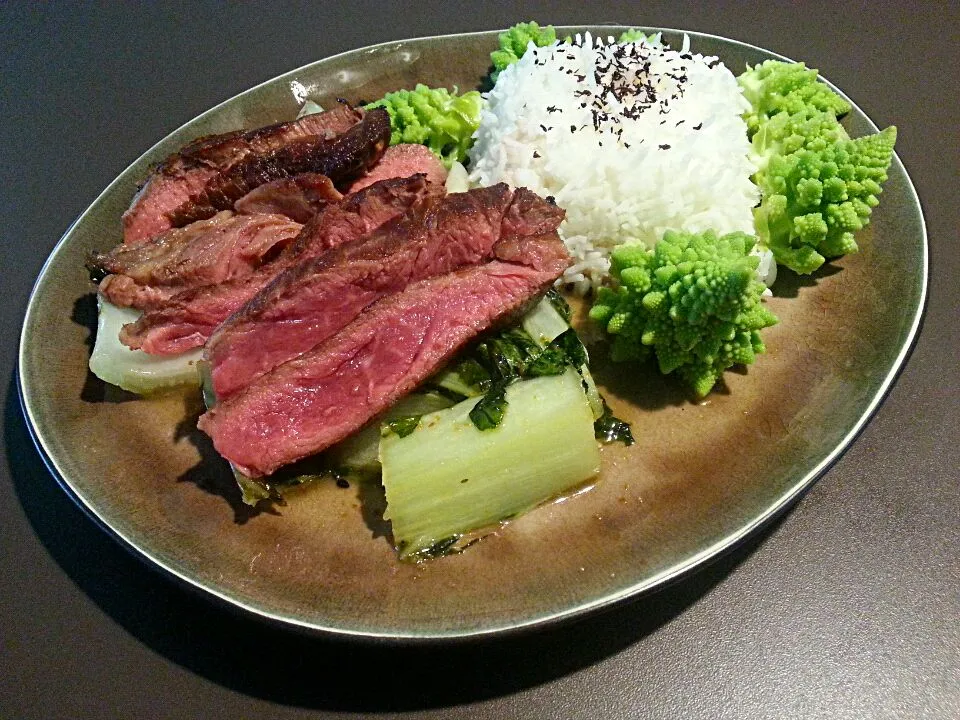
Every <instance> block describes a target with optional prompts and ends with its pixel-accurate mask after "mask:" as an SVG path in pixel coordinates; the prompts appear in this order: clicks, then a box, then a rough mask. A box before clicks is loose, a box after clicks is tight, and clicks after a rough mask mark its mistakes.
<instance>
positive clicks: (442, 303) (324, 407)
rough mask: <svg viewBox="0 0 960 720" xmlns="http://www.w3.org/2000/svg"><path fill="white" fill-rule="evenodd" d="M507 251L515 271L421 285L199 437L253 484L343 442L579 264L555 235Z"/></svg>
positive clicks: (280, 371)
mask: <svg viewBox="0 0 960 720" xmlns="http://www.w3.org/2000/svg"><path fill="white" fill-rule="evenodd" d="M504 245H505V248H504V249H505V250H506V251H507V252H506V254H507V255H508V256H510V258H511V260H510V261H505V260H499V259H498V260H493V261H491V262H489V263H485V264H483V265H478V266H474V267H470V268H466V269H463V270H459V271H457V272H455V273H450V274H447V275H441V276H438V277H434V278H429V279H427V280H421V281H420V282H416V283H413V284H411V285H409V286H408V287H407V288H406V289H405V290H403V291H402V292H400V293H398V294H395V295H390V296H388V297H386V298H384V299H382V300H380V301H379V302H377V303H376V304H374V305H372V306H371V307H369V308H368V309H367V311H366V312H364V313H363V314H361V315H360V316H359V317H358V318H357V319H356V320H354V321H353V322H352V323H350V324H349V325H348V326H347V327H345V328H344V329H343V330H341V331H340V332H339V333H337V334H336V335H334V336H333V337H331V338H329V339H328V340H327V341H326V342H324V343H322V344H320V345H319V346H318V347H316V348H314V349H313V350H311V351H310V352H308V353H305V354H303V355H301V356H300V357H298V358H296V359H294V360H291V361H289V362H287V363H284V364H283V365H281V366H280V367H278V368H276V369H274V370H273V371H272V372H270V373H268V374H266V375H264V376H262V377H260V378H258V379H257V380H256V381H254V382H253V383H252V384H250V385H248V386H247V387H246V388H244V389H243V390H241V391H240V392H238V393H237V394H236V395H234V396H233V397H230V398H227V399H226V400H224V401H222V402H218V403H217V405H216V406H215V407H214V408H212V409H211V410H208V411H207V412H206V413H205V414H204V415H203V416H201V418H200V421H199V423H198V427H199V428H200V429H201V430H202V431H203V432H205V433H207V434H208V435H209V436H210V437H211V438H212V439H213V444H214V446H215V447H216V449H217V451H218V452H219V453H220V454H221V455H223V456H224V457H225V458H227V459H228V460H229V461H230V462H232V463H234V464H235V465H237V466H238V467H239V468H240V470H241V471H242V472H244V473H246V474H248V475H250V476H253V477H258V476H261V475H268V474H270V473H272V472H274V471H275V470H277V469H278V468H280V467H282V466H283V465H286V464H288V463H291V462H293V461H295V460H299V459H300V458H303V457H306V456H308V455H312V454H314V453H317V452H320V451H321V450H323V449H325V448H327V447H329V446H330V445H332V444H333V443H335V442H338V441H339V440H342V439H343V438H345V437H347V436H348V435H349V434H351V433H352V432H354V431H356V430H357V429H359V428H360V427H361V426H362V425H363V424H364V423H366V422H367V421H368V420H370V418H372V417H373V416H374V415H376V414H377V413H379V412H382V411H383V410H385V409H386V408H387V407H389V406H390V405H391V404H392V403H394V402H395V401H396V400H398V399H399V398H400V397H402V396H403V395H405V394H406V393H408V392H410V391H411V390H413V389H414V388H415V387H416V386H417V385H419V384H420V383H421V382H423V381H424V380H425V379H427V378H428V377H429V376H430V375H432V374H433V373H434V372H436V371H437V370H438V369H439V368H440V367H441V366H442V365H443V364H444V363H445V362H446V361H447V360H449V359H450V357H451V356H452V355H453V354H454V353H456V352H457V351H458V350H459V349H460V348H462V347H463V346H464V345H466V344H467V343H468V342H469V341H470V340H471V339H473V338H474V337H476V336H477V335H478V334H479V333H481V332H482V331H484V330H486V329H488V328H490V327H491V326H493V325H494V324H495V323H497V322H498V321H499V320H501V319H502V318H504V317H505V316H509V315H511V314H512V313H515V312H517V311H519V310H520V309H521V308H523V307H525V306H526V305H527V304H528V303H529V302H530V301H531V300H533V299H534V298H535V297H537V296H538V295H540V294H541V293H542V292H543V291H545V290H546V289H547V288H548V287H549V286H550V285H551V283H552V282H553V281H554V280H555V279H556V278H558V277H559V276H560V275H561V273H562V272H563V270H564V269H565V268H566V267H567V266H568V265H569V262H570V258H569V256H568V255H567V252H566V248H565V247H564V245H563V243H562V242H561V240H560V239H559V237H558V236H557V235H556V233H552V234H550V235H541V236H538V237H535V238H523V239H522V240H520V241H518V240H517V239H516V238H514V239H511V240H507V241H505V242H504ZM527 263H530V264H527Z"/></svg>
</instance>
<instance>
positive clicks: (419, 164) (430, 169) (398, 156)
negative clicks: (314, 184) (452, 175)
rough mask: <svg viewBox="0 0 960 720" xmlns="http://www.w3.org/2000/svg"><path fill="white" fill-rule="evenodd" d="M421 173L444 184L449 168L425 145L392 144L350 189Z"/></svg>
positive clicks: (353, 189)
mask: <svg viewBox="0 0 960 720" xmlns="http://www.w3.org/2000/svg"><path fill="white" fill-rule="evenodd" d="M419 173H423V174H424V175H426V176H427V180H429V181H430V182H432V183H436V184H437V185H443V184H444V183H445V182H446V181H447V169H446V168H445V167H444V166H443V163H442V162H440V160H439V158H437V156H436V155H434V154H433V153H432V152H431V151H430V149H429V148H427V147H426V146H425V145H414V144H411V143H401V144H399V145H391V146H390V147H388V148H387V150H386V152H384V153H383V157H382V158H380V162H378V163H377V164H376V165H375V166H374V167H373V168H371V170H370V172H368V173H367V174H366V175H364V176H362V177H360V178H358V179H356V180H354V181H353V183H352V184H351V185H350V190H349V191H350V192H356V191H357V190H362V189H363V188H365V187H368V186H370V185H372V184H373V183H375V182H377V181H378V180H386V179H388V178H399V177H409V176H410V175H416V174H419Z"/></svg>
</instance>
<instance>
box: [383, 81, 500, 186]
mask: <svg viewBox="0 0 960 720" xmlns="http://www.w3.org/2000/svg"><path fill="white" fill-rule="evenodd" d="M366 107H367V109H368V110H369V109H371V108H375V107H382V108H384V109H386V111H387V113H388V114H389V115H390V128H391V133H390V144H391V145H397V144H399V143H416V144H419V145H426V146H427V147H428V148H430V150H431V151H432V152H433V153H434V154H435V155H436V156H437V157H439V158H440V160H441V161H442V162H443V164H444V165H445V166H446V167H447V168H448V169H449V168H450V166H451V165H452V164H453V163H454V162H463V161H464V160H466V158H467V151H468V150H469V149H470V146H471V145H472V143H473V140H472V136H473V133H474V132H475V131H476V129H477V127H478V126H479V125H480V110H481V108H482V107H483V98H482V97H481V96H480V93H479V92H477V91H476V90H471V91H470V92H467V93H464V94H463V95H458V94H457V92H456V88H454V91H453V92H450V91H449V90H447V89H446V88H429V87H427V86H426V85H423V84H418V85H417V86H416V87H415V88H414V89H413V90H398V91H396V92H391V93H387V94H386V95H384V96H383V98H381V99H380V100H377V101H376V102H374V103H370V104H369V105H367V106H366Z"/></svg>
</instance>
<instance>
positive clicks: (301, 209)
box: [233, 173, 343, 223]
mask: <svg viewBox="0 0 960 720" xmlns="http://www.w3.org/2000/svg"><path fill="white" fill-rule="evenodd" d="M342 198H343V195H341V194H340V192H339V191H338V190H337V189H336V188H335V187H334V186H333V183H332V182H331V181H330V178H328V177H327V176H326V175H320V174H318V173H303V174H302V175H294V176H293V177H289V178H281V179H279V180H274V181H273V182H268V183H267V184H266V185H261V186H260V187H258V188H254V189H253V190H251V191H250V192H248V193H247V194H246V195H244V196H243V197H242V198H240V199H239V200H237V202H235V203H234V205H233V209H234V210H236V211H237V212H238V213H240V214H241V215H254V214H274V215H286V216H287V217H288V218H290V219H291V220H293V221H295V222H298V223H305V222H307V221H308V220H310V219H311V218H312V217H313V216H314V215H316V214H317V213H318V212H320V211H321V210H323V208H325V207H326V206H327V205H329V204H330V203H331V202H336V201H337V200H340V199H342Z"/></svg>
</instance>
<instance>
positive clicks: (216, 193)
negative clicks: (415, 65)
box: [123, 105, 390, 243]
mask: <svg viewBox="0 0 960 720" xmlns="http://www.w3.org/2000/svg"><path fill="white" fill-rule="evenodd" d="M331 113H332V115H331ZM361 117H362V119H361ZM389 140H390V118H389V116H388V115H387V113H386V111H384V110H383V109H382V108H377V109H375V110H371V111H370V112H367V113H366V114H363V113H362V112H361V111H358V110H354V109H353V108H350V107H349V106H347V105H342V106H339V107H337V108H336V109H334V110H331V111H329V112H328V113H318V114H316V115H307V116H305V117H303V118H300V119H299V120H295V121H293V122H288V123H279V124H277V125H271V126H269V127H265V128H259V129H257V130H252V131H249V132H234V133H227V134H225V135H217V136H213V137H209V138H201V139H199V140H196V141H194V142H192V143H190V144H189V145H187V146H186V147H184V148H183V149H182V150H181V151H180V152H178V153H176V154H174V155H172V156H171V157H170V158H168V159H167V160H166V161H164V162H163V163H162V164H161V165H160V166H159V167H158V168H157V169H156V171H155V172H154V174H153V175H152V176H151V177H150V179H149V180H148V181H147V183H146V185H144V187H143V188H142V189H141V191H140V192H139V193H138V194H137V196H136V197H135V198H134V200H133V204H132V205H131V207H130V208H129V209H128V210H127V212H125V213H124V215H123V234H124V242H127V243H137V242H143V241H145V240H148V239H149V238H151V237H154V236H155V235H158V234H159V233H161V232H163V231H165V230H168V229H169V228H171V227H181V226H183V225H186V224H188V223H191V222H194V221H196V220H203V219H205V218H209V217H212V216H213V215H214V214H216V212H217V211H218V210H228V209H230V208H232V207H233V204H234V202H235V201H237V200H239V199H240V198H242V197H243V196H244V195H246V194H247V193H248V192H250V191H251V190H253V189H254V188H256V187H259V186H260V185H264V184H266V183H268V182H272V181H274V180H278V179H281V178H285V177H290V176H294V175H299V174H301V173H306V172H316V173H320V174H323V175H326V176H327V177H329V178H330V179H331V180H332V181H333V182H334V183H335V184H336V183H347V182H349V181H350V180H351V179H353V178H355V177H357V176H359V175H362V174H363V173H365V172H366V171H367V170H368V169H369V168H370V167H372V166H373V165H374V164H375V163H376V161H377V160H378V159H379V158H380V156H381V155H382V154H383V151H384V149H385V148H386V147H387V145H388V143H389Z"/></svg>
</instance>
